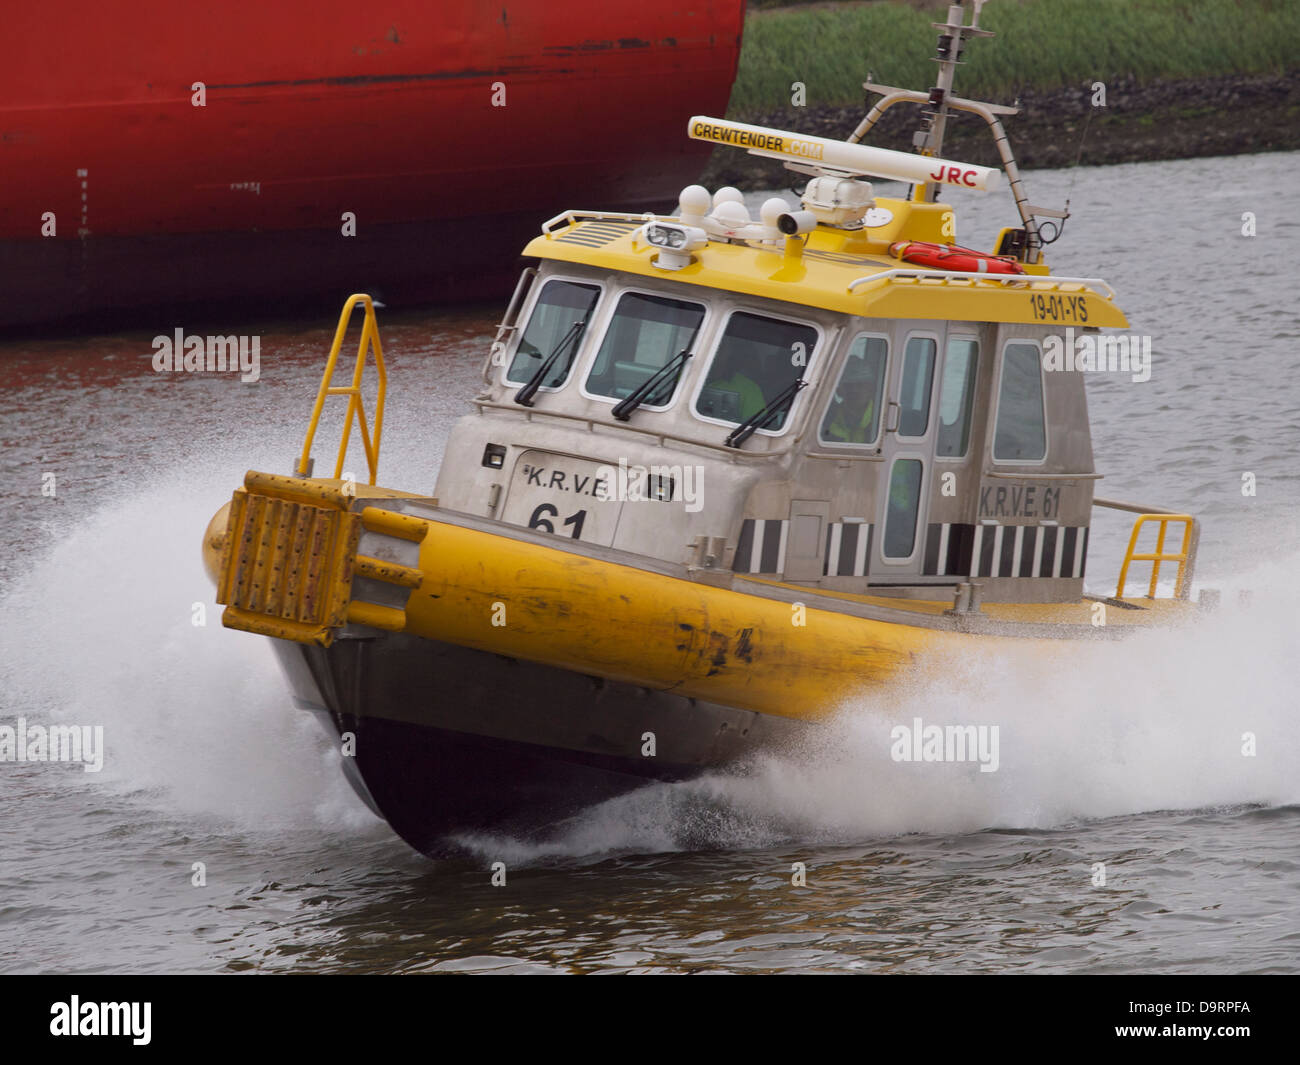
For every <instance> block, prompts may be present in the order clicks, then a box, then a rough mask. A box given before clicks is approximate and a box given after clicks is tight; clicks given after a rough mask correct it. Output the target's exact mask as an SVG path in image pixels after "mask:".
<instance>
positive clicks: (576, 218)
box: [542, 210, 677, 238]
mask: <svg viewBox="0 0 1300 1065" xmlns="http://www.w3.org/2000/svg"><path fill="white" fill-rule="evenodd" d="M667 221H674V222H675V221H677V219H675V218H673V217H672V215H659V214H655V213H654V212H653V211H643V212H641V214H628V213H627V212H626V211H573V210H569V211H561V212H560V213H559V214H557V215H556V216H555V217H554V218H548V219H547V220H546V221H545V222H543V223H542V236H544V237H547V238H550V237H551V236H552V235H553V234H554V233H555V231H556V229H558V228H559V225H560V223H561V222H567V223H568V224H569V225H571V226H573V225H577V224H578V223H579V222H667Z"/></svg>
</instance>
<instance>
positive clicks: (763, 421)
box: [726, 378, 808, 447]
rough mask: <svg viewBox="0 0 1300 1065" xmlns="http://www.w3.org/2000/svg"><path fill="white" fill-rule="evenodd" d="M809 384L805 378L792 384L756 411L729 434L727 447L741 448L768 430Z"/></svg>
mask: <svg viewBox="0 0 1300 1065" xmlns="http://www.w3.org/2000/svg"><path fill="white" fill-rule="evenodd" d="M807 383H808V382H807V381H805V380H804V379H803V378H800V379H799V380H798V381H795V382H793V383H792V384H790V385H789V386H788V387H787V388H786V389H785V390H784V391H783V392H782V393H781V394H780V395H779V396H777V397H776V398H775V399H774V400H772V402H771V403H768V404H767V405H766V406H764V407H763V408H762V409H761V410H756V411H754V413H753V414H751V415H750V416H749V417H748V418H746V419H745V420H744V421H743V422H741V423H740V424H739V425H738V426H736V427H735V428H734V429H732V430H731V432H730V433H728V434H727V440H726V444H727V447H740V445H741V444H743V443H744V442H745V441H746V440H748V439H749V438H750V437H751V436H753V435H754V433H755V432H757V431H758V430H759V429H766V428H767V427H768V425H769V424H770V423H771V422H772V421H773V420H774V419H775V418H776V416H777V415H778V414H780V413H781V411H783V410H784V409H785V408H786V407H788V406H789V405H790V404H791V403H792V402H793V401H794V397H795V396H797V395H798V394H799V389H801V388H803V387H804V385H806V384H807Z"/></svg>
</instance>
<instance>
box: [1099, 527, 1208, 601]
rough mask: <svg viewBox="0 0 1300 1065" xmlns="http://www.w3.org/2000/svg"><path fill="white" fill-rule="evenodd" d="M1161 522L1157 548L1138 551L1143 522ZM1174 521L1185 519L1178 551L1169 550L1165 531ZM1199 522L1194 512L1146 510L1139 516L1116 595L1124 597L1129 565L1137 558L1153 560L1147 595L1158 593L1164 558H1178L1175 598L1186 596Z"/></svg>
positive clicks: (1129, 542) (1153, 595)
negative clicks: (1157, 584) (1181, 542)
mask: <svg viewBox="0 0 1300 1065" xmlns="http://www.w3.org/2000/svg"><path fill="white" fill-rule="evenodd" d="M1149 521H1153V522H1158V523H1159V525H1160V531H1159V533H1158V534H1157V536H1156V549H1155V551H1154V552H1153V553H1149V554H1141V555H1139V554H1135V553H1134V552H1135V551H1136V549H1137V543H1138V537H1139V536H1140V535H1141V533H1142V526H1143V525H1145V524H1146V523H1147V522H1149ZM1171 521H1178V522H1182V523H1183V545H1182V547H1181V548H1180V549H1179V550H1178V551H1176V552H1169V551H1166V550H1165V533H1166V531H1167V530H1168V528H1169V523H1170V522H1171ZM1195 526H1196V519H1195V518H1193V517H1192V516H1191V515H1190V514H1142V515H1140V516H1139V517H1138V520H1137V521H1135V522H1134V523H1133V535H1132V536H1130V537H1129V541H1128V550H1127V551H1125V552H1124V563H1123V565H1121V566H1120V569H1119V582H1118V584H1117V585H1116V587H1115V598H1116V599H1123V598H1124V585H1125V583H1126V582H1127V580H1128V568H1129V565H1130V564H1131V563H1134V562H1150V563H1151V584H1150V587H1149V588H1148V589H1147V598H1148V599H1154V598H1155V597H1156V583H1157V582H1158V581H1159V580H1160V565H1161V563H1163V562H1177V563H1178V575H1177V577H1176V578H1175V579H1174V598H1176V599H1186V598H1187V592H1188V589H1187V587H1186V583H1185V579H1186V576H1187V565H1188V559H1189V557H1190V556H1191V554H1192V552H1193V550H1194V549H1195V536H1194V532H1195Z"/></svg>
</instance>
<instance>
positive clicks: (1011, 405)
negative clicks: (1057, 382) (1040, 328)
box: [993, 340, 1047, 462]
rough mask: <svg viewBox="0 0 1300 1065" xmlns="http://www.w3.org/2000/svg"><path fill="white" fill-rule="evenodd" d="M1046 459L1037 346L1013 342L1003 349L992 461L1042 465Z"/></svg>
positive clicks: (1040, 374)
mask: <svg viewBox="0 0 1300 1065" xmlns="http://www.w3.org/2000/svg"><path fill="white" fill-rule="evenodd" d="M1046 457H1047V424H1046V418H1045V416H1044V413H1043V368H1042V358H1041V355H1040V353H1039V350H1038V345H1037V344H1034V343H1031V342H1030V341H1027V340H1013V341H1011V342H1010V343H1009V344H1007V346H1006V347H1004V348H1003V349H1002V380H1001V383H1000V384H999V386H998V421H997V430H996V432H995V433H994V435H993V461H994V462H1041V461H1042V460H1043V459H1044V458H1046Z"/></svg>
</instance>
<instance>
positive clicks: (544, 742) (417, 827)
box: [273, 634, 808, 858]
mask: <svg viewBox="0 0 1300 1065" xmlns="http://www.w3.org/2000/svg"><path fill="white" fill-rule="evenodd" d="M273 645H274V647H275V650H276V654H277V657H278V659H279V661H280V664H281V666H282V668H283V670H284V672H285V674H286V676H287V678H288V680H289V684H290V688H291V690H292V692H293V697H294V702H295V705H296V706H298V707H299V708H300V709H304V710H308V711H311V712H313V713H314V714H315V715H316V716H317V718H318V720H319V722H320V723H321V725H322V726H323V727H324V728H325V729H326V731H327V733H328V734H329V736H330V737H331V740H332V741H333V742H337V743H338V744H339V747H340V750H341V751H343V752H344V754H343V757H342V758H341V763H342V768H343V772H344V775H345V777H346V778H347V780H348V782H349V784H351V786H352V787H353V789H354V790H355V791H356V793H357V794H358V795H359V796H360V798H361V799H362V800H363V801H364V802H365V803H366V804H367V806H369V807H370V809H371V810H372V811H373V812H374V813H375V814H377V815H378V816H379V817H381V818H383V819H384V820H385V821H386V822H387V823H388V825H389V826H390V827H391V828H392V829H393V831H394V832H396V833H397V834H398V835H399V836H400V837H401V838H402V839H403V840H405V841H406V842H407V843H408V844H410V845H411V846H412V847H414V848H415V849H416V850H418V851H420V852H421V853H423V854H425V855H428V856H429V857H435V858H441V857H451V856H457V855H461V854H463V853H465V851H466V849H467V845H468V842H469V840H470V839H472V838H473V837H476V836H484V835H486V836H492V837H507V838H514V839H531V840H544V839H546V838H548V837H550V836H552V835H554V834H555V833H556V832H558V831H562V829H563V826H564V824H565V822H566V821H567V820H568V819H570V818H572V817H574V816H576V815H578V814H580V813H581V812H582V811H583V810H585V809H588V808H590V807H593V806H595V805H598V804H599V803H601V802H604V801H606V800H609V799H613V798H617V797H618V796H620V795H624V794H627V793H628V792H631V791H634V790H636V789H638V788H641V787H645V786H647V785H649V784H653V783H655V782H670V781H682V780H688V779H690V778H692V777H696V776H698V775H700V774H702V773H704V772H707V771H709V770H722V769H725V768H726V767H729V766H736V765H740V764H743V763H744V761H745V760H746V758H747V757H748V756H750V755H752V754H753V753H755V752H758V751H760V750H761V751H764V752H775V751H781V750H788V749H791V748H792V747H794V746H795V745H797V744H798V742H799V740H800V738H801V737H802V736H803V735H804V734H805V733H806V730H807V727H808V725H807V723H805V722H802V721H799V720H797V719H793V718H783V717H777V716H774V715H768V714H759V713H755V712H753V711H747V710H738V709H735V708H732V707H726V706H721V705H718V704H715V703H710V702H706V701H703V700H697V699H691V698H688V697H685V696H681V695H676V694H673V693H672V692H668V691H656V690H652V689H648V688H643V687H638V686H636V685H630V684H622V683H618V682H612V681H605V680H603V679H601V678H599V677H593V676H586V675H583V674H579V673H575V672H573V671H571V670H565V669H558V668H555V667H552V666H546V665H542V664H539V663H534V662H527V661H523V660H519V659H513V658H508V657H505V656H502V655H496V654H492V653H490V652H485V651H476V650H473V649H470V648H466V647H458V646H456V645H454V644H447V643H441V642H437V641H429V640H421V639H418V638H416V637H412V636H409V635H404V634H385V635H382V636H376V637H373V638H364V637H363V638H345V639H340V640H336V641H335V642H334V643H333V644H332V645H331V646H330V647H328V648H324V647H320V646H317V645H305V644H293V643H287V642H284V641H280V640H276V641H273ZM652 737H653V739H652ZM660 737H662V738H663V741H664V743H663V746H664V747H665V748H666V749H667V752H668V753H667V756H666V757H664V756H660V754H659V750H658V747H659V738H660Z"/></svg>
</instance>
